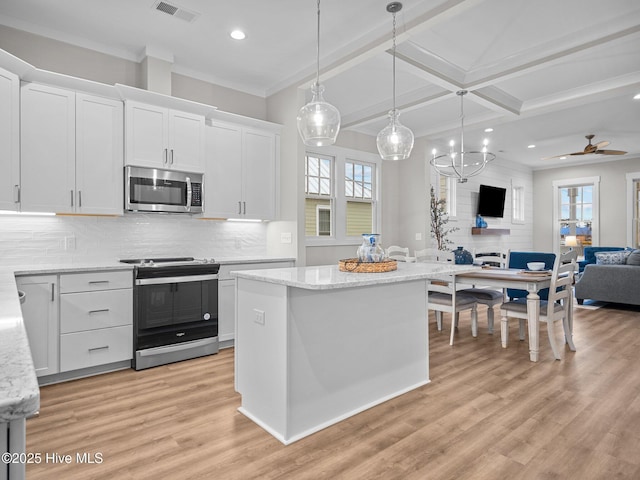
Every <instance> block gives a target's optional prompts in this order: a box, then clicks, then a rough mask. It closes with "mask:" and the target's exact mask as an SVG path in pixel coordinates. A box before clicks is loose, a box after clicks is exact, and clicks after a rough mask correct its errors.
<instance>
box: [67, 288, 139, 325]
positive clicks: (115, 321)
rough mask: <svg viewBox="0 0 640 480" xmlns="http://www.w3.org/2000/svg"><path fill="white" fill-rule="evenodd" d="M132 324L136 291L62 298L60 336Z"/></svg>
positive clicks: (127, 289)
mask: <svg viewBox="0 0 640 480" xmlns="http://www.w3.org/2000/svg"><path fill="white" fill-rule="evenodd" d="M132 323H133V290H132V289H131V288H124V289H120V290H102V291H98V292H81V293H65V294H62V295H60V333H71V332H80V331H84V330H94V329H96V328H107V327H117V326H120V325H131V324H132Z"/></svg>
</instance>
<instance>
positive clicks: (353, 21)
mask: <svg viewBox="0 0 640 480" xmlns="http://www.w3.org/2000/svg"><path fill="white" fill-rule="evenodd" d="M165 1H166V3H168V4H171V5H174V6H176V7H178V8H179V9H180V10H179V11H178V12H177V14H176V15H175V16H172V15H168V14H167V13H163V12H159V11H157V10H156V8H155V5H156V4H157V2H154V0H136V1H132V0H108V1H107V0H66V1H64V2H51V1H49V0H4V1H3V2H0V24H4V25H7V26H10V27H13V28H19V29H22V30H26V31H29V32H32V33H36V34H39V35H43V36H46V37H51V38H55V39H58V40H62V41H65V42H69V43H72V44H76V45H79V46H83V47H87V48H91V49H94V50H98V51H102V52H105V53H109V54H112V55H117V56H120V57H123V58H127V59H131V60H135V61H140V60H141V59H142V58H143V56H144V54H145V53H144V52H145V50H146V49H148V51H153V52H158V54H159V55H162V56H165V57H167V58H172V61H173V65H174V66H173V68H174V71H176V72H178V73H183V74H186V75H191V76H194V77H197V78H201V79H204V80H208V81H211V82H214V83H217V84H221V85H224V86H229V87H232V88H235V89H238V90H242V91H246V92H248V93H252V94H256V95H261V96H268V95H270V94H273V93H275V92H277V91H279V90H280V89H282V88H285V87H288V86H290V85H297V86H302V87H307V86H308V85H310V83H311V81H312V79H313V77H314V72H315V60H316V1H315V0H271V1H264V0H234V1H233V2H229V1H225V2H222V1H212V0H179V2H173V1H170V0H165ZM387 3H388V2H387V1H386V0H382V1H381V0H348V1H345V0H323V1H322V3H321V15H322V16H321V44H320V45H321V61H320V63H321V69H322V73H321V78H320V79H321V83H323V84H324V85H325V87H326V91H325V98H326V100H327V101H329V102H330V103H332V104H334V105H335V106H336V107H337V108H338V109H339V110H340V112H341V115H342V123H343V127H342V128H343V129H347V130H355V131H358V132H362V133H366V134H369V135H376V134H377V132H378V131H379V130H380V129H382V128H383V127H384V126H385V125H386V123H387V120H386V113H387V111H388V110H389V109H390V108H391V104H392V99H391V93H392V74H391V68H392V57H391V55H390V48H391V28H392V17H391V14H389V13H387V11H386V8H385V7H386V4H387ZM403 4H404V8H403V9H402V11H401V12H400V13H398V16H397V29H398V41H397V43H398V46H397V57H396V58H397V64H396V104H397V106H398V108H399V109H400V110H401V112H402V114H401V121H402V123H404V124H405V125H407V126H408V127H409V128H411V129H412V130H413V131H414V134H415V135H416V137H424V138H426V139H427V141H428V142H429V146H430V147H431V146H434V147H436V148H439V149H443V148H444V146H445V145H446V144H447V142H448V140H449V139H450V138H451V137H452V136H456V138H457V136H458V135H459V129H460V118H459V117H460V98H459V97H458V96H456V94H455V92H456V91H458V90H460V89H466V90H469V95H467V96H466V97H465V100H464V101H465V104H464V113H465V144H466V145H467V146H475V145H479V144H480V142H481V139H482V138H484V137H488V138H489V139H490V142H491V143H490V150H492V151H493V152H494V153H496V154H497V155H498V156H499V157H503V158H505V159H507V160H509V161H514V162H520V163H523V164H526V165H529V166H531V167H533V168H549V167H553V166H559V165H564V164H575V163H589V162H596V161H603V160H612V161H615V160H620V159H623V158H637V157H640V100H633V97H634V95H637V94H640V2H638V0H608V1H606V2H604V1H602V0H537V1H535V2H532V1H530V0H428V1H427V0H424V1H418V0H406V1H404V2H403ZM177 17H180V18H177ZM185 18H188V19H185ZM233 28H242V29H243V30H244V31H245V32H246V34H247V38H246V39H245V40H243V41H235V40H232V39H231V38H230V37H229V32H230V31H231V30H232V29H233ZM1 47H2V45H0V48H1ZM488 127H491V128H493V132H491V133H484V129H485V128H488ZM587 134H595V135H596V137H595V138H594V140H593V142H594V143H597V142H598V141H602V140H607V141H609V142H610V144H609V145H608V146H607V147H606V148H607V149H614V150H625V151H627V152H629V153H628V154H627V155H623V156H605V155H594V154H592V155H584V156H573V157H568V158H567V159H566V160H560V159H554V160H542V158H543V157H548V156H553V155H559V154H563V153H570V152H576V151H581V150H582V149H583V148H584V147H585V145H586V144H587V140H586V139H585V138H584V136H585V135H587ZM528 145H536V147H535V148H527V146H528ZM639 164H640V160H639ZM639 166H640V165H639Z"/></svg>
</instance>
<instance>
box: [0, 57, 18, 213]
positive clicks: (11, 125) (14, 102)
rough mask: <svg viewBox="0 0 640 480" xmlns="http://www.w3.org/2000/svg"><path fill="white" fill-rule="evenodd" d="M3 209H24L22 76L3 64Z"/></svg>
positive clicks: (0, 94)
mask: <svg viewBox="0 0 640 480" xmlns="http://www.w3.org/2000/svg"><path fill="white" fill-rule="evenodd" d="M0 171H1V172H2V175H0V210H19V209H20V79H19V78H18V76H17V75H14V74H13V73H11V72H8V71H6V70H3V69H1V68H0Z"/></svg>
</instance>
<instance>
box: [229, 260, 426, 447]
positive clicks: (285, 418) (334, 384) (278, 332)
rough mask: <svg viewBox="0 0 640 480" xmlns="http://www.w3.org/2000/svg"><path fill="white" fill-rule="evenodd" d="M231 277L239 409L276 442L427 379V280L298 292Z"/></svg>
mask: <svg viewBox="0 0 640 480" xmlns="http://www.w3.org/2000/svg"><path fill="white" fill-rule="evenodd" d="M326 268H329V267H326ZM283 270H285V269H283ZM286 270H292V271H293V270H295V269H286ZM334 270H335V269H334ZM273 272H275V270H273ZM318 272H320V274H322V270H318ZM265 273H266V274H268V271H262V272H261V274H265ZM302 273H303V274H305V272H302ZM308 273H309V269H307V271H306V274H308ZM331 273H332V275H333V274H334V272H333V271H332V272H331ZM336 275H340V274H339V273H338V274H336ZM350 275H359V274H350ZM362 275H365V276H368V275H377V274H362ZM381 275H386V274H381ZM237 277H238V278H237V284H236V288H237V298H236V302H237V317H236V322H237V325H236V327H237V329H236V388H237V390H238V392H239V393H240V394H241V395H242V403H241V407H240V408H239V411H240V412H241V413H243V414H244V415H246V416H247V417H249V418H250V419H251V420H253V421H254V422H256V423H257V424H258V425H260V426H261V427H262V428H264V429H265V430H267V431H268V432H269V433H271V434H272V435H273V436H274V437H276V438H277V439H278V440H280V441H281V442H282V443H284V444H289V443H292V442H295V441H296V440H299V439H301V438H303V437H305V436H307V435H310V434H312V433H314V432H317V431H318V430H321V429H323V428H326V427H328V426H330V425H333V424H334V423H336V422H339V421H341V420H343V419H345V418H348V417H350V416H352V415H355V414H357V413H359V412H361V411H363V410H366V409H368V408H371V407H373V406H375V405H378V404H380V403H382V402H385V401H386V400H389V399H391V398H393V397H396V396H398V395H401V394H403V393H406V392H408V391H410V390H413V389H415V388H417V387H420V386H422V385H425V384H427V383H429V356H428V353H429V352H428V350H429V349H428V346H429V339H428V320H427V318H428V317H427V297H426V292H427V282H428V280H426V279H418V280H415V279H414V280H407V281H402V280H401V281H399V282H398V283H383V284H368V285H360V284H359V283H356V285H360V286H352V287H349V286H346V285H343V286H341V287H329V286H327V287H323V286H322V285H321V283H322V282H320V283H317V282H315V287H314V286H311V287H302V288H299V287H296V286H291V285H286V284H281V283H271V282H270V281H269V280H263V279H261V278H259V276H258V275H256V276H254V277H253V278H251V277H252V272H243V273H242V275H241V274H240V273H238V275H237ZM381 278H383V277H381ZM396 282H397V280H396ZM292 283H295V282H292ZM312 283H313V282H312ZM347 283H348V282H347ZM318 285H320V286H318Z"/></svg>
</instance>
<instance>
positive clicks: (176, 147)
mask: <svg viewBox="0 0 640 480" xmlns="http://www.w3.org/2000/svg"><path fill="white" fill-rule="evenodd" d="M125 128H126V135H125V148H126V154H125V162H126V164H127V165H136V166H141V167H152V168H164V169H174V170H180V171H186V172H199V173H200V172H203V171H204V148H205V140H204V132H205V131H204V116H203V115H198V114H193V113H188V112H181V111H178V110H172V109H168V108H165V107H157V106H154V105H148V104H145V103H140V102H134V101H127V102H126V105H125Z"/></svg>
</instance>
